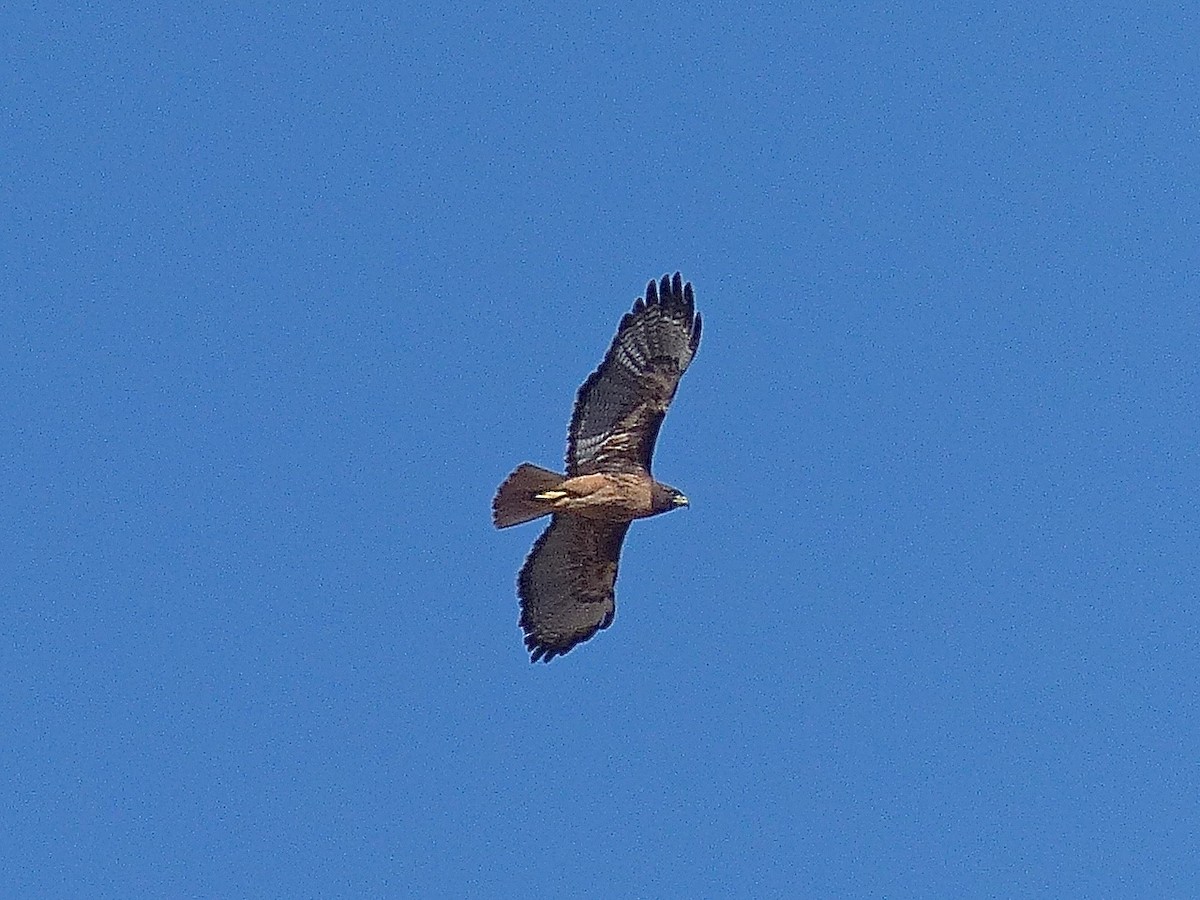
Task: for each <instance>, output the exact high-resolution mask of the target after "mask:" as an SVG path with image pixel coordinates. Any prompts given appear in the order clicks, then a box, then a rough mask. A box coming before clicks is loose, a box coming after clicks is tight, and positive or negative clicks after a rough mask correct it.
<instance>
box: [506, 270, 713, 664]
mask: <svg viewBox="0 0 1200 900" xmlns="http://www.w3.org/2000/svg"><path fill="white" fill-rule="evenodd" d="M699 344H700V316H699V315H697V314H696V312H695V300H694V297H693V294H692V286H691V285H690V284H687V285H684V284H683V283H682V279H681V278H680V276H679V273H678V272H676V273H675V276H674V278H668V277H666V276H664V277H663V279H662V282H661V284H656V283H655V282H653V281H651V282H650V283H649V285H647V287H646V296H645V298H644V299H642V298H638V300H637V302H636V303H635V304H634V307H633V311H632V312H630V313H626V315H625V316H624V317H623V318H622V319H621V324H620V326H619V327H618V329H617V335H616V337H615V338H613V342H612V345H611V346H610V347H609V350H608V353H607V354H606V355H605V357H604V360H603V361H602V362H601V363H600V367H599V368H598V369H597V370H596V371H595V372H593V373H592V374H591V376H590V377H589V378H588V379H587V381H585V382H584V383H583V386H582V387H581V388H580V389H579V395H578V397H577V398H576V401H575V409H574V412H573V413H572V416H571V424H570V427H569V429H568V435H567V460H566V462H567V472H566V474H565V475H560V474H558V473H556V472H551V471H550V470H548V469H543V468H541V467H540V466H535V465H533V464H531V463H524V464H522V465H520V466H518V467H517V469H516V470H515V471H514V472H513V473H512V474H511V475H509V476H508V478H506V479H505V480H504V483H503V484H501V485H500V489H499V490H498V491H497V493H496V498H495V500H494V501H493V502H492V516H493V522H494V523H495V525H496V527H497V528H507V527H508V526H510V525H518V524H520V523H522V522H528V521H530V520H532V519H536V518H538V517H540V516H544V515H551V516H553V518H552V520H551V522H550V526H549V527H548V528H547V529H546V530H545V531H544V532H543V533H542V535H541V537H539V538H538V540H537V542H536V543H535V544H534V545H533V550H532V551H530V554H529V557H528V558H527V559H526V560H525V565H524V566H523V567H522V568H521V574H520V576H519V577H518V580H517V589H518V593H519V594H520V597H521V627H522V629H524V631H525V644H526V646H527V647H528V648H529V651H530V655H531V659H532V660H533V661H535V662H536V661H537V660H539V659H544V660H547V661H549V660H550V659H553V658H554V657H555V656H557V655H560V654H563V653H566V652H567V651H568V650H570V649H571V648H572V647H574V646H575V645H576V644H578V643H580V642H581V641H585V640H587V639H588V638H590V637H591V636H592V635H594V634H595V633H596V632H597V631H599V630H600V629H602V628H607V627H608V626H609V625H610V624H612V618H613V613H614V611H615V595H614V586H615V583H616V578H617V564H618V560H619V556H620V552H621V542H622V541H623V540H624V538H625V532H626V531H627V530H628V528H629V523H630V522H632V521H633V520H634V519H641V518H646V517H649V516H654V515H658V514H659V513H664V512H667V511H668V510H671V509H674V508H676V507H678V506H686V505H687V503H688V501H687V498H686V497H684V496H683V495H682V494H681V493H680V492H679V491H677V490H675V489H674V488H672V487H670V486H669V485H665V484H662V483H661V482H658V481H655V480H654V478H653V477H652V476H651V475H650V459H651V456H652V455H653V453H654V443H655V440H656V439H657V437H658V431H659V428H660V427H661V426H662V421H663V417H664V416H665V415H666V411H667V407H668V406H669V405H670V403H671V399H672V398H673V397H674V396H675V390H676V388H677V387H678V385H679V379H680V378H681V377H682V376H683V373H684V372H685V371H686V370H687V367H688V365H689V364H690V363H691V361H692V358H693V357H694V356H695V355H696V349H697V347H698V346H699Z"/></svg>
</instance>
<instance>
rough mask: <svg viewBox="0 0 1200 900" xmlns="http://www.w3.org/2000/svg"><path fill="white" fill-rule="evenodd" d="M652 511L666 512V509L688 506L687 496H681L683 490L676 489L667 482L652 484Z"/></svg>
mask: <svg viewBox="0 0 1200 900" xmlns="http://www.w3.org/2000/svg"><path fill="white" fill-rule="evenodd" d="M653 502H654V511H655V512H667V511H668V510H672V509H677V508H679V507H680V506H689V505H690V504H689V503H688V498H687V497H685V496H683V492H682V491H679V490H676V489H675V488H673V487H671V486H670V485H669V484H661V483H659V482H655V484H654V497H653Z"/></svg>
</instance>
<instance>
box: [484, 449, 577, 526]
mask: <svg viewBox="0 0 1200 900" xmlns="http://www.w3.org/2000/svg"><path fill="white" fill-rule="evenodd" d="M565 477H566V476H564V475H559V474H558V473H557V472H551V471H550V470H549V469H543V468H542V467H541V466H535V465H533V464H532V463H522V464H521V465H519V466H517V468H516V470H515V471H514V472H513V473H512V474H511V475H509V476H508V477H507V478H505V479H504V483H503V484H502V485H500V490H498V491H496V499H495V500H493V501H492V522H493V524H495V526H496V527H497V528H507V527H508V526H510V525H520V524H521V523H522V522H529V521H531V520H532V519H536V518H538V516H544V515H547V514H548V513H551V512H553V511H554V510H553V509H552V508H551V505H550V504H549V503H548V502H546V501H544V500H535V499H533V496H534V494H540V493H542V492H543V491H551V490H554V489H555V488H556V487H558V486H559V485H560V484H562V483H563V480H564V478H565Z"/></svg>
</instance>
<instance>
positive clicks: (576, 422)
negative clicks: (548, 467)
mask: <svg viewBox="0 0 1200 900" xmlns="http://www.w3.org/2000/svg"><path fill="white" fill-rule="evenodd" d="M699 345H700V316H699V315H697V314H696V301H695V298H694V296H693V294H692V286H691V284H690V283H689V284H683V281H682V279H681V278H680V277H679V273H678V272H676V273H675V276H674V278H668V277H667V276H666V275H664V276H663V279H662V283H661V284H659V285H655V283H654V282H653V281H651V282H650V283H649V284H648V285H646V298H645V299H644V300H643V299H642V298H640V297H639V298H638V300H637V302H636V303H635V304H634V305H633V312H629V313H626V314H625V316H624V317H623V318H622V319H621V324H620V326H619V327H618V328H617V336H616V337H615V338H613V342H612V346H610V347H609V348H608V353H606V354H605V356H604V361H603V362H601V363H600V368H598V369H597V370H596V371H595V372H593V373H592V374H591V375H590V376H589V377H588V380H587V381H585V382H584V383H583V387H581V388H580V389H579V395H578V396H577V397H576V399H575V411H574V412H573V413H572V414H571V427H570V429H569V430H568V432H567V474H568V475H586V474H589V473H592V472H642V471H645V472H649V471H650V457H651V456H652V455H653V454H654V442H655V440H657V438H658V430H659V428H661V427H662V421H663V417H664V416H665V415H666V414H667V407H668V406H670V404H671V398H672V397H674V396H675V389H676V388H677V387H678V386H679V379H680V378H682V377H683V373H684V372H686V371H687V367H688V365H690V364H691V361H692V357H694V356H695V355H696V348H697V347H698V346H699Z"/></svg>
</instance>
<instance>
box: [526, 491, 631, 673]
mask: <svg viewBox="0 0 1200 900" xmlns="http://www.w3.org/2000/svg"><path fill="white" fill-rule="evenodd" d="M628 530H629V523H628V522H618V523H612V524H610V523H606V522H596V521H593V520H589V519H585V518H582V517H580V516H565V515H556V516H554V518H553V519H552V520H551V522H550V527H549V528H547V529H546V530H545V531H543V532H542V536H541V537H539V538H538V539H537V542H536V543H535V544H534V545H533V550H531V551H530V552H529V558H528V559H526V560H525V565H524V566H522V567H521V574H520V576H519V577H518V578H517V593H518V594H519V595H520V597H521V628H522V629H524V631H525V646H526V647H528V648H529V654H530V661H531V662H537V661H538V660H539V659H540V660H545V661H546V662H549V661H550V660H552V659H554V657H556V656H559V655H561V654H563V653H566V652H567V651H568V650H570V649H571V648H572V647H574V646H575V645H576V644H578V643H581V642H582V641H586V640H587V639H588V638H590V637H591V636H592V635H594V634H595V633H596V632H597V631H599V630H600V629H602V628H607V627H608V626H609V625H611V624H612V620H613V614H614V612H615V611H616V598H615V595H614V593H613V587H614V585H615V584H616V582H617V560H618V557H619V556H620V554H621V542H622V541H623V540H624V539H625V532H626V531H628Z"/></svg>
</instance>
